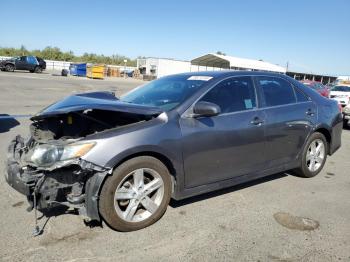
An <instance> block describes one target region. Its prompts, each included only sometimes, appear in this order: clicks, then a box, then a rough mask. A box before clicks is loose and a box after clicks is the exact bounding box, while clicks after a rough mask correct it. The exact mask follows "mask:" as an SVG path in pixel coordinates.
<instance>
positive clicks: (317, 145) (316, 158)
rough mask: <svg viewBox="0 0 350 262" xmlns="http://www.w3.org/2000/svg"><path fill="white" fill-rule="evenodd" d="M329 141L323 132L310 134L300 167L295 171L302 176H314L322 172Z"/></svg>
mask: <svg viewBox="0 0 350 262" xmlns="http://www.w3.org/2000/svg"><path fill="white" fill-rule="evenodd" d="M327 153H328V142H327V140H326V138H325V137H324V135H323V134H321V133H319V132H315V133H313V134H311V135H310V137H309V138H308V140H307V142H306V145H305V147H304V149H303V152H302V155H301V164H300V167H299V168H297V169H295V170H294V171H295V173H296V174H297V175H299V176H301V177H314V176H316V175H317V174H318V173H320V172H321V170H322V168H323V166H324V164H325V163H326V160H327Z"/></svg>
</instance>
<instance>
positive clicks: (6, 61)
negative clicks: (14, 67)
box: [0, 59, 13, 64]
mask: <svg viewBox="0 0 350 262" xmlns="http://www.w3.org/2000/svg"><path fill="white" fill-rule="evenodd" d="M8 62H13V59H5V60H0V64H5V63H8Z"/></svg>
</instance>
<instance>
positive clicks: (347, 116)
mask: <svg viewBox="0 0 350 262" xmlns="http://www.w3.org/2000/svg"><path fill="white" fill-rule="evenodd" d="M343 122H344V127H345V128H348V127H349V124H350V104H349V105H347V106H345V107H344V109H343Z"/></svg>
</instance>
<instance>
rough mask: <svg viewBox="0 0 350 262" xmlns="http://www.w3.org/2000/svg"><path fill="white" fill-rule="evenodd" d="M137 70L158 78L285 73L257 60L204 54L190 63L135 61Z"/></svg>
mask: <svg viewBox="0 0 350 262" xmlns="http://www.w3.org/2000/svg"><path fill="white" fill-rule="evenodd" d="M137 68H139V69H140V71H141V74H144V75H150V76H153V77H155V78H159V77H162V76H166V75H172V74H178V73H185V72H197V71H217V70H227V69H229V70H250V71H253V70H256V71H271V72H278V73H283V74H284V73H286V68H284V67H281V66H278V65H274V64H271V63H267V62H264V61H259V60H252V59H245V58H238V57H233V56H226V55H218V54H206V55H203V56H200V57H197V58H194V59H192V60H191V61H181V60H175V59H168V58H154V57H149V58H142V59H137Z"/></svg>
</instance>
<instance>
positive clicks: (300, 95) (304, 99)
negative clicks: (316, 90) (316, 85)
mask: <svg viewBox="0 0 350 262" xmlns="http://www.w3.org/2000/svg"><path fill="white" fill-rule="evenodd" d="M294 90H295V95H296V96H297V101H298V102H307V101H309V98H308V97H307V96H306V95H305V94H304V92H303V91H301V90H299V88H297V87H294Z"/></svg>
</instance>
